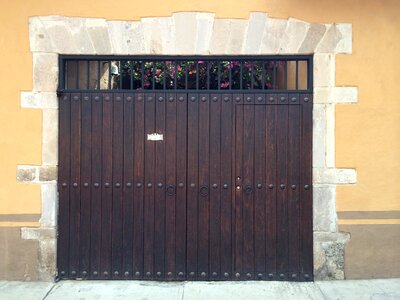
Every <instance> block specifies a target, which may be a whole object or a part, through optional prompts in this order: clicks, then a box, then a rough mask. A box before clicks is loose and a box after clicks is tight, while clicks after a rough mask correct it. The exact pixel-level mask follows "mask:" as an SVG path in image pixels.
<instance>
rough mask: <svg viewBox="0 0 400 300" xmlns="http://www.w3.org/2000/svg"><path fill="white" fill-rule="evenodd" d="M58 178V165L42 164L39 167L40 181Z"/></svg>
mask: <svg viewBox="0 0 400 300" xmlns="http://www.w3.org/2000/svg"><path fill="white" fill-rule="evenodd" d="M56 180H57V167H56V166H41V167H39V181H40V182H47V181H56Z"/></svg>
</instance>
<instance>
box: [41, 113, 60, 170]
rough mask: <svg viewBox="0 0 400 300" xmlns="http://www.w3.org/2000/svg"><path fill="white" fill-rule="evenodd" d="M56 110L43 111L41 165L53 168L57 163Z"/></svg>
mask: <svg viewBox="0 0 400 300" xmlns="http://www.w3.org/2000/svg"><path fill="white" fill-rule="evenodd" d="M57 143H58V110H56V109H44V110H43V127H42V164H43V165H52V166H55V165H57V163H58V147H57Z"/></svg>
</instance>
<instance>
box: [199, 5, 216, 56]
mask: <svg viewBox="0 0 400 300" xmlns="http://www.w3.org/2000/svg"><path fill="white" fill-rule="evenodd" d="M214 16H215V14H211V13H199V14H198V15H197V39H196V49H195V53H196V54H200V55H207V54H210V42H211V37H212V34H213V26H214Z"/></svg>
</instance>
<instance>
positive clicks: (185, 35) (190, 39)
mask: <svg viewBox="0 0 400 300" xmlns="http://www.w3.org/2000/svg"><path fill="white" fill-rule="evenodd" d="M197 14H198V13H197V12H183V13H174V14H173V18H174V24H175V46H176V54H194V53H195V47H196V46H195V45H196V38H197Z"/></svg>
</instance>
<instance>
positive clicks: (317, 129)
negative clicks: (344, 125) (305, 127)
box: [312, 104, 326, 181]
mask: <svg viewBox="0 0 400 300" xmlns="http://www.w3.org/2000/svg"><path fill="white" fill-rule="evenodd" d="M325 151H326V107H325V105H320V104H314V108H313V157H312V158H313V167H314V168H315V167H319V168H323V167H325ZM313 180H314V181H315V179H314V178H313Z"/></svg>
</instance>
